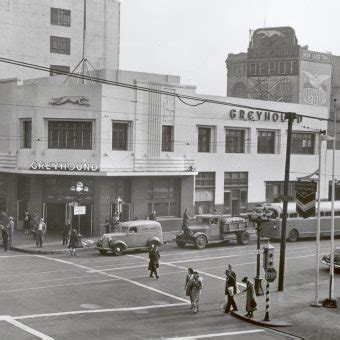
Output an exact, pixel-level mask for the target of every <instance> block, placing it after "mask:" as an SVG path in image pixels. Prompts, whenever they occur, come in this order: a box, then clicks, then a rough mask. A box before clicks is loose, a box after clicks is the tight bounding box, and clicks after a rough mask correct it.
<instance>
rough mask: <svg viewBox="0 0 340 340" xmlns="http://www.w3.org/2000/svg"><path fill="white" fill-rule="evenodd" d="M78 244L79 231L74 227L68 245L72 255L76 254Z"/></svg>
mask: <svg viewBox="0 0 340 340" xmlns="http://www.w3.org/2000/svg"><path fill="white" fill-rule="evenodd" d="M77 245H78V233H77V230H76V229H73V230H72V232H71V236H70V243H69V245H68V248H69V253H70V256H72V255H73V256H76V247H77Z"/></svg>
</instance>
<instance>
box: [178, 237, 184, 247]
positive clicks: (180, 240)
mask: <svg viewBox="0 0 340 340" xmlns="http://www.w3.org/2000/svg"><path fill="white" fill-rule="evenodd" d="M176 244H177V247H179V248H184V247H185V245H186V242H185V241H183V240H182V239H181V238H180V237H176Z"/></svg>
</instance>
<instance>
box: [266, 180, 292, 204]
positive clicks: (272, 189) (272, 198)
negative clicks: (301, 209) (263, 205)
mask: <svg viewBox="0 0 340 340" xmlns="http://www.w3.org/2000/svg"><path fill="white" fill-rule="evenodd" d="M295 183H296V182H295V181H291V182H289V184H288V201H290V202H292V201H295ZM283 185H284V182H283V181H277V182H266V202H268V203H275V202H281V201H282V198H283Z"/></svg>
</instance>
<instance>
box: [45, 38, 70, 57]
mask: <svg viewBox="0 0 340 340" xmlns="http://www.w3.org/2000/svg"><path fill="white" fill-rule="evenodd" d="M70 51H71V39H70V38H63V37H55V36H51V37H50V52H51V53H58V54H67V55H70Z"/></svg>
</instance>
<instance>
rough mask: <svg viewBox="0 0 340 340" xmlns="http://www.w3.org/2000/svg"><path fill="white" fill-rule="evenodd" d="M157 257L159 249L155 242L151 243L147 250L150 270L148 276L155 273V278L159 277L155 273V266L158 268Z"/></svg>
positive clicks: (158, 256)
mask: <svg viewBox="0 0 340 340" xmlns="http://www.w3.org/2000/svg"><path fill="white" fill-rule="evenodd" d="M159 258H160V255H159V250H158V249H157V246H156V245H155V244H152V245H151V248H150V251H149V266H148V269H149V270H150V277H153V274H155V276H156V279H159V276H158V274H157V268H159Z"/></svg>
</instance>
